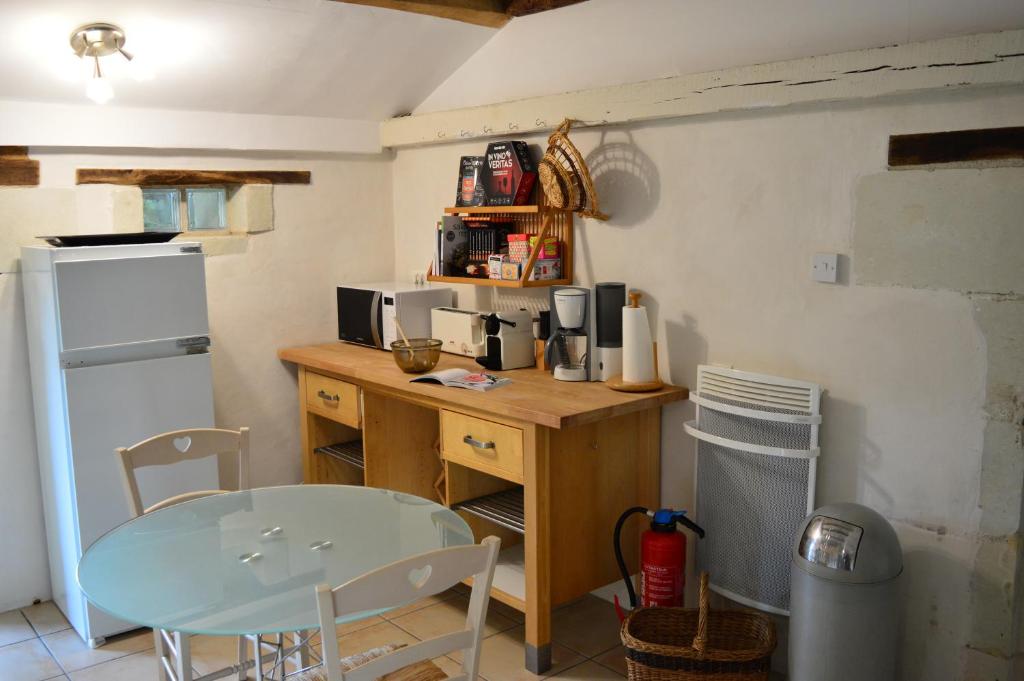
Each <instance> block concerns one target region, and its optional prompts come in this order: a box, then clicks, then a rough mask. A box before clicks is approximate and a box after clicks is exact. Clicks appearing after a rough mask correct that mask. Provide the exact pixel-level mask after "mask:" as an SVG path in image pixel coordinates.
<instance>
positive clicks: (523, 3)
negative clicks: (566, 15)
mask: <svg viewBox="0 0 1024 681" xmlns="http://www.w3.org/2000/svg"><path fill="white" fill-rule="evenodd" d="M580 2H585V0H510V2H508V3H507V4H508V6H507V7H506V8H505V13H506V14H508V15H509V16H510V17H523V16H526V15H527V14H537V13H538V12H547V11H548V10H549V9H558V8H559V7H568V6H569V5H575V4H577V3H580Z"/></svg>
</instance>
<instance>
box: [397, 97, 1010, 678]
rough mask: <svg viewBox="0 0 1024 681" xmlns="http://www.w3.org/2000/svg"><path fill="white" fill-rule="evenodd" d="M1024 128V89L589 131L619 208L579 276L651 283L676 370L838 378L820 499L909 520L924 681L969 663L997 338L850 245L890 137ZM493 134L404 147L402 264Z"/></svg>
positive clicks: (678, 445)
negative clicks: (824, 270)
mask: <svg viewBox="0 0 1024 681" xmlns="http://www.w3.org/2000/svg"><path fill="white" fill-rule="evenodd" d="M1022 122H1024V92H1022V91H1021V90H1020V89H1019V88H1018V89H1016V90H1015V91H1012V90H989V91H984V90H978V91H974V92H969V93H938V94H930V95H926V96H920V97H915V98H912V99H911V98H902V99H895V100H888V101H885V102H875V103H871V102H868V103H864V104H849V105H841V106H840V105H835V106H818V107H803V108H799V109H792V110H788V111H775V112H752V113H743V114H733V115H721V116H706V117H700V118H694V119H688V120H676V121H666V122H661V123H655V124H646V125H635V126H624V127H617V128H608V129H604V130H598V129H592V130H586V131H581V132H579V133H578V134H577V133H574V134H573V138H574V140H575V141H576V144H577V145H578V146H579V147H580V149H581V151H582V152H583V153H584V154H585V155H586V156H587V157H588V162H589V163H590V166H591V169H592V170H593V171H594V172H595V175H596V176H597V177H596V183H597V185H598V189H599V193H600V196H601V205H602V208H603V209H604V210H606V211H607V212H609V213H611V215H612V216H613V218H612V220H610V221H609V222H608V223H600V222H595V221H592V220H587V221H583V222H582V223H581V224H580V223H578V224H579V227H578V231H577V233H576V238H577V244H578V252H577V256H576V271H577V276H578V279H579V280H580V281H581V283H593V282H596V281H604V280H611V281H614V280H622V281H626V282H627V283H628V285H629V286H631V287H636V288H639V289H641V290H643V291H644V292H645V294H646V295H647V299H646V300H647V304H648V305H649V308H650V312H651V315H652V318H653V325H654V328H655V330H656V334H657V339H658V341H659V349H660V352H661V366H662V367H664V368H665V369H664V373H665V377H666V378H670V379H671V380H672V381H673V382H675V383H680V384H684V385H692V384H693V382H694V380H695V378H696V366H697V364H699V363H719V364H725V365H733V366H736V367H738V368H742V369H749V370H753V371H763V372H768V373H778V374H781V375H785V376H792V377H794V378H802V379H809V380H813V381H818V382H820V383H821V384H822V385H823V386H824V387H825V388H826V389H827V393H826V397H825V399H824V403H823V412H824V418H825V422H824V426H823V428H822V450H823V454H822V458H821V460H820V465H819V469H818V470H819V482H818V488H817V492H818V496H817V501H818V503H819V505H820V504H824V503H828V502H832V501H840V500H855V501H859V502H862V503H865V504H867V505H869V506H872V507H874V508H876V509H878V510H879V511H880V512H882V513H883V514H884V515H886V516H887V517H888V518H890V519H891V520H892V521H893V522H894V524H895V525H896V527H897V529H898V531H899V533H900V536H901V538H902V540H903V542H904V548H905V552H906V566H907V577H908V580H907V585H908V591H907V595H906V597H905V599H904V611H905V625H906V626H905V630H906V633H905V641H904V661H905V663H904V670H903V678H906V679H922V680H924V679H927V680H929V681H935V680H940V679H955V678H959V675H960V670H961V664H962V660H961V654H962V653H961V650H962V648H961V646H962V644H963V641H964V640H965V631H966V624H965V623H964V622H963V619H964V617H965V613H966V612H967V607H966V603H967V602H968V589H969V579H970V571H971V561H972V560H973V556H974V554H975V551H976V537H975V536H974V533H975V532H976V530H977V528H978V520H979V513H978V508H977V506H978V498H977V497H978V489H979V482H978V478H979V471H980V462H981V447H982V431H983V428H984V424H985V421H984V415H983V413H982V405H983V404H984V400H985V370H986V360H985V344H984V338H983V336H982V335H981V333H980V331H979V330H978V327H977V325H976V323H975V321H974V319H973V317H972V307H971V303H970V301H969V300H968V299H967V298H966V297H964V296H962V295H960V294H958V293H953V292H941V291H928V290H912V289H907V288H890V287H878V286H858V285H856V268H857V263H856V262H852V263H851V262H850V259H849V257H848V256H849V254H850V253H851V238H852V231H853V228H854V225H853V207H854V195H855V189H856V186H857V182H858V179H859V178H861V177H863V176H865V175H869V174H874V173H878V172H881V171H883V170H884V169H885V167H886V146H887V142H888V137H889V135H890V134H898V133H909V132H923V131H930V130H945V129H958V128H982V127H989V126H1001V125H1021V124H1022ZM530 141H531V143H533V144H543V143H544V138H541V137H534V138H530ZM484 146H485V142H474V143H470V144H457V145H438V146H432V147H426V148H419V149H408V150H401V151H399V152H398V153H397V155H396V159H395V163H394V180H393V181H394V191H395V200H394V211H395V228H396V243H397V244H401V247H400V248H398V250H397V251H396V274H397V275H398V276H403V277H407V276H409V273H410V272H411V271H413V270H417V269H419V270H422V269H423V268H424V266H425V265H424V264H425V263H426V262H427V261H428V259H429V257H430V252H431V230H430V226H431V225H432V224H433V223H434V221H436V219H437V216H438V214H439V211H440V208H441V207H442V206H445V205H450V204H451V201H452V198H453V196H454V191H455V185H456V173H457V165H458V159H459V156H460V155H461V154H469V153H482V151H483V148H484ZM538 153H539V152H538ZM819 251H820V252H838V253H840V254H843V255H844V256H847V257H844V258H843V259H842V261H841V271H840V279H841V280H840V283H839V284H836V285H826V284H816V283H813V282H812V281H811V278H810V261H811V256H812V254H813V253H815V252H819ZM851 265H852V270H853V273H854V274H853V277H852V279H851V274H850V270H851ZM543 295H544V294H536V293H535V294H531V293H526V294H518V295H514V296H510V295H507V294H503V293H499V292H498V290H497V289H490V290H488V289H479V290H474V289H472V288H470V287H466V288H464V289H462V290H461V291H460V296H459V297H460V300H459V302H460V304H466V305H474V304H477V305H482V306H487V305H496V306H505V305H511V304H516V305H518V304H522V303H523V302H524V301H525V302H533V303H534V304H537V303H538V302H539V301H538V299H537V298H538V296H543ZM689 416H690V408H689V407H688V406H686V405H674V406H672V407H670V408H668V409H666V411H665V415H664V420H663V435H662V445H663V450H662V467H663V468H662V471H663V473H662V503H663V504H666V505H676V506H677V507H678V506H682V507H685V508H690V507H692V503H693V495H692V490H693V445H692V442H691V441H690V439H689V438H687V437H686V436H685V435H684V434H683V429H682V422H683V421H684V420H685V419H686V418H687V417H689ZM692 582H693V580H691V586H692Z"/></svg>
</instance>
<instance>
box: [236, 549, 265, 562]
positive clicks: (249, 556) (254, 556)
mask: <svg viewBox="0 0 1024 681" xmlns="http://www.w3.org/2000/svg"><path fill="white" fill-rule="evenodd" d="M262 557H263V554H262V553H260V552H259V551H254V552H252V553H243V554H242V555H240V556H239V557H238V560H239V562H241V563H251V562H253V561H254V560H259V559H260V558H262Z"/></svg>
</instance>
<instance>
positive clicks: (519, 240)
mask: <svg viewBox="0 0 1024 681" xmlns="http://www.w3.org/2000/svg"><path fill="white" fill-rule="evenodd" d="M536 179H537V170H536V164H535V163H534V162H533V159H532V158H531V156H530V150H529V147H528V146H527V145H526V143H525V142H520V141H511V142H509V141H505V142H494V143H491V144H489V145H488V146H487V153H486V154H485V155H484V156H463V157H462V158H461V159H460V160H459V178H458V187H457V190H456V197H455V199H456V200H455V206H453V207H450V208H446V209H445V210H444V213H445V215H444V217H443V218H442V219H441V220H440V221H438V222H437V225H436V236H435V244H434V254H433V260H432V264H431V268H430V273H429V274H428V276H427V278H428V279H429V280H431V281H442V282H448V283H469V284H478V285H487V286H508V287H527V286H551V285H553V284H568V283H571V282H572V228H573V224H572V213H571V212H568V211H565V210H560V209H556V208H552V207H549V206H547V205H545V202H544V197H543V192H541V191H534V189H535V184H536ZM535 194H536V197H535V196H534V195H535Z"/></svg>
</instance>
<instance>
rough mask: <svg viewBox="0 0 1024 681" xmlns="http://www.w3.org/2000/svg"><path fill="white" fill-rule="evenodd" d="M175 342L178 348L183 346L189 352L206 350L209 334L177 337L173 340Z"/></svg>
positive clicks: (208, 343) (208, 345) (208, 344)
mask: <svg viewBox="0 0 1024 681" xmlns="http://www.w3.org/2000/svg"><path fill="white" fill-rule="evenodd" d="M175 344H176V345H177V346H178V347H179V348H185V349H186V351H187V352H188V353H189V354H192V353H195V352H206V351H207V350H208V349H209V347H210V337H209V336H189V337H188V338H179V339H177V340H176V341H175Z"/></svg>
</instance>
